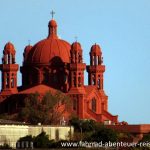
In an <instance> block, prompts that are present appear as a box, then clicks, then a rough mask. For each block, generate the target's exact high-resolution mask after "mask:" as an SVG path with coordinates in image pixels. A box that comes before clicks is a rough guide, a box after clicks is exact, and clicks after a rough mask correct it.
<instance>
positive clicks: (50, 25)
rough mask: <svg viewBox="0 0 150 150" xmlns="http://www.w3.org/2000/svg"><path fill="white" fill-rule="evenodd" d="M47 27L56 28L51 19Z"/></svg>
mask: <svg viewBox="0 0 150 150" xmlns="http://www.w3.org/2000/svg"><path fill="white" fill-rule="evenodd" d="M48 26H49V27H57V22H56V21H55V20H54V19H52V20H50V22H49V24H48Z"/></svg>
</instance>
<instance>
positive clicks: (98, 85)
mask: <svg viewBox="0 0 150 150" xmlns="http://www.w3.org/2000/svg"><path fill="white" fill-rule="evenodd" d="M97 87H98V89H100V79H98V81H97Z"/></svg>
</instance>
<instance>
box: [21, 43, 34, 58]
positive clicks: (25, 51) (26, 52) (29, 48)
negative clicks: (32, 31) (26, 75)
mask: <svg viewBox="0 0 150 150" xmlns="http://www.w3.org/2000/svg"><path fill="white" fill-rule="evenodd" d="M32 47H33V46H31V45H27V46H26V47H25V49H24V53H23V57H24V60H26V58H27V57H28V54H29V51H30V50H31V48H32Z"/></svg>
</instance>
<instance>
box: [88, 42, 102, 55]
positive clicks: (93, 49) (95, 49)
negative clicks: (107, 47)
mask: <svg viewBox="0 0 150 150" xmlns="http://www.w3.org/2000/svg"><path fill="white" fill-rule="evenodd" d="M91 53H96V54H101V53H102V52H101V48H100V46H99V45H97V44H94V45H93V46H92V47H91Z"/></svg>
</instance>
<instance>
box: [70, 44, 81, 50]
mask: <svg viewBox="0 0 150 150" xmlns="http://www.w3.org/2000/svg"><path fill="white" fill-rule="evenodd" d="M71 50H75V51H82V48H81V44H80V43H79V42H74V43H73V44H72V45H71Z"/></svg>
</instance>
